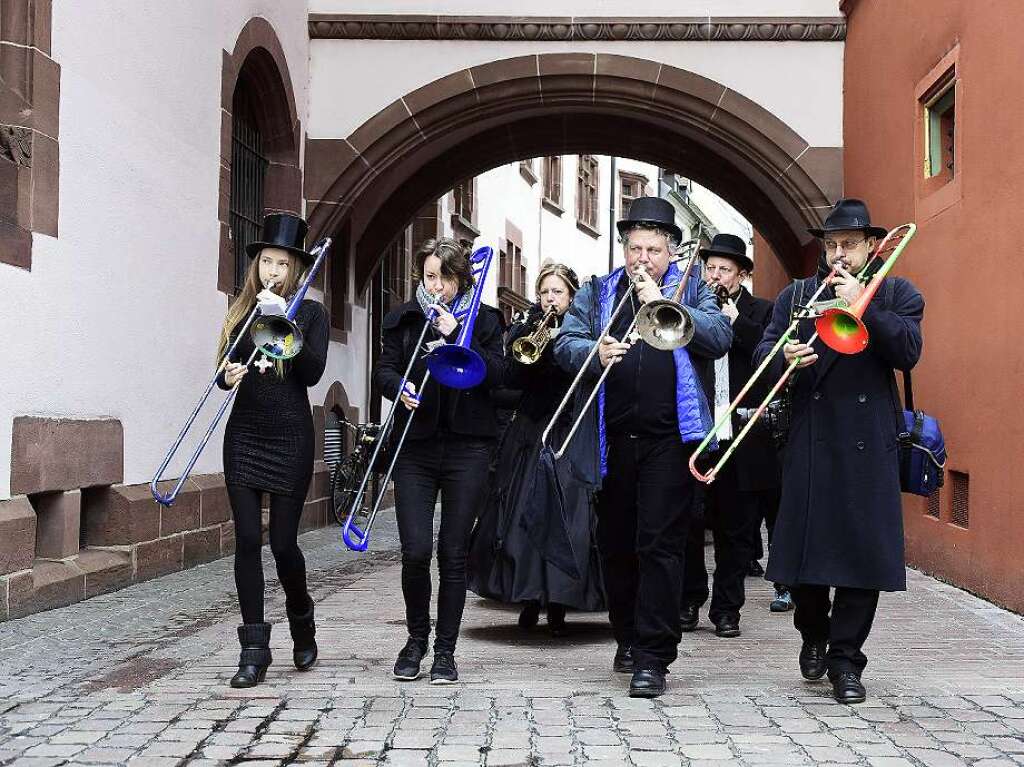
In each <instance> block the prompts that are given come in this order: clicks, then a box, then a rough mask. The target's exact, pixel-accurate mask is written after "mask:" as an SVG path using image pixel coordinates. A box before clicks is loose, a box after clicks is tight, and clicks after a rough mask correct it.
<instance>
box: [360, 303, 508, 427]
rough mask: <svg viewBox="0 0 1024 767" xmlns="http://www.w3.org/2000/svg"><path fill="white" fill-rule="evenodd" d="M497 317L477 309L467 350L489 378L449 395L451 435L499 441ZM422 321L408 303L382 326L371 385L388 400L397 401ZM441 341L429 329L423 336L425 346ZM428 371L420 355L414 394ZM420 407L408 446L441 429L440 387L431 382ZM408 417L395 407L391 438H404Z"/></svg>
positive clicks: (500, 372) (454, 333)
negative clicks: (494, 394) (492, 395)
mask: <svg viewBox="0 0 1024 767" xmlns="http://www.w3.org/2000/svg"><path fill="white" fill-rule="evenodd" d="M499 318H500V314H499V313H498V310H497V309H494V308H492V307H490V306H487V305H486V304H481V305H480V311H479V313H478V314H477V318H476V323H475V324H474V326H473V336H472V338H471V339H470V348H471V349H472V350H473V351H475V352H476V353H477V354H479V355H480V356H481V357H482V358H483V360H484V362H485V363H486V365H487V376H486V377H485V378H484V380H483V381H482V382H481V383H480V384H479V385H478V386H475V387H473V388H472V389H448V390H447V402H448V407H449V411H448V426H449V429H450V430H451V431H452V432H453V433H455V434H461V435H464V436H471V437H484V438H490V439H493V438H495V436H496V435H497V421H496V420H495V417H494V405H493V403H492V402H491V398H490V390H491V389H492V388H494V387H495V386H498V385H499V384H500V383H501V379H502V375H503V357H502V347H501V321H500V319H499ZM424 322H426V318H425V317H424V315H423V310H422V309H420V305H419V303H418V302H417V301H415V300H413V301H407V302H406V303H404V304H402V305H401V306H399V307H398V308H397V309H394V310H393V311H390V312H388V314H387V315H385V317H384V320H383V322H382V323H381V344H382V346H383V349H382V350H381V355H380V359H379V360H378V361H377V365H376V367H375V368H374V371H373V382H374V384H375V385H376V386H378V387H379V388H380V391H381V393H382V394H383V395H384V396H385V397H387V398H388V399H390V400H394V399H395V398H396V397H397V396H398V388H399V384H400V383H401V381H402V373H404V372H405V367H406V365H408V364H409V359H410V357H412V355H413V352H414V349H413V345H414V344H415V343H416V340H417V339H418V338H419V335H420V332H421V331H422V330H423V323H424ZM458 333H459V329H458V328H456V329H455V330H453V331H452V334H451V336H450V337H449V339H447V340H449V341H454V340H455V338H456V337H457V336H458ZM438 338H440V335H439V334H438V333H437V331H435V330H434V329H433V328H431V329H430V330H429V331H427V335H426V341H428V342H429V341H432V340H436V339H438ZM426 371H427V363H426V361H425V359H424V354H422V353H420V354H419V356H418V357H417V359H416V364H415V365H413V368H412V373H411V374H410V379H409V380H411V381H412V382H413V384H415V385H416V387H417V388H418V387H419V385H420V381H422V380H423V375H424V373H426ZM421 394H422V397H421V398H420V406H419V407H418V408H417V409H416V418H415V419H413V422H412V426H411V427H409V436H408V439H410V440H419V439H426V438H428V437H432V436H434V434H436V433H437V428H438V423H439V420H440V419H439V415H440V410H439V402H440V399H441V398H440V385H439V384H438V383H437V381H435V380H434V378H433V377H432V378H431V379H430V380H429V381H428V382H427V386H426V390H425V391H423V392H421ZM408 418H409V411H408V410H406V409H405V407H403V406H401V405H399V407H398V410H397V412H396V415H395V424H394V427H393V428H392V430H391V433H392V435H398V434H401V433H402V429H403V428H404V427H405V422H406V420H408Z"/></svg>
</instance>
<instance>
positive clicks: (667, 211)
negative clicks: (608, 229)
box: [615, 197, 683, 240]
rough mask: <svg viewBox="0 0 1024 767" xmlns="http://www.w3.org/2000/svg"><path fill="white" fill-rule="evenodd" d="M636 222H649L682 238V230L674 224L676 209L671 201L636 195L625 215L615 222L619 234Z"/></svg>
mask: <svg viewBox="0 0 1024 767" xmlns="http://www.w3.org/2000/svg"><path fill="white" fill-rule="evenodd" d="M637 224H651V225H653V226H656V227H658V228H659V229H667V230H668V231H670V232H672V234H674V235H675V237H676V239H677V240H681V239H683V232H682V230H681V229H680V228H679V227H678V226H676V209H675V208H673V207H672V203H670V202H669V201H668V200H663V199H661V198H660V197H637V198H636V199H635V200H633V202H631V203H630V204H629V212H628V213H627V214H626V217H625V218H624V219H622V220H621V221H619V222H618V223H616V224H615V228H616V229H618V230H619V234H620V235H621V234H625V232H626V230H627V229H629V228H631V227H634V226H636V225H637Z"/></svg>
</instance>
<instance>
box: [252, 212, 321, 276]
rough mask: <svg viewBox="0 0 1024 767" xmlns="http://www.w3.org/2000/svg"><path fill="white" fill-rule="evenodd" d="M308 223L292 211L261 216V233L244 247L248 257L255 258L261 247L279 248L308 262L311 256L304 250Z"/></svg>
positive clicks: (305, 262) (311, 258)
mask: <svg viewBox="0 0 1024 767" xmlns="http://www.w3.org/2000/svg"><path fill="white" fill-rule="evenodd" d="M307 231H309V225H308V224H307V223H306V221H305V219H303V218H301V217H300V216H296V215H295V214H294V213H270V214H268V215H266V216H264V218H263V234H262V236H261V237H260V239H259V240H257V241H256V242H250V243H249V244H248V245H247V246H246V247H245V252H246V254H247V255H248V256H249V258H255V257H256V254H257V253H259V252H260V251H261V250H263V248H281V250H287V251H288V252H289V253H294V254H295V255H296V256H298V257H299V258H301V259H302V262H303V263H304V264H307V265H308V264H309V263H310V262H311V261H312V260H313V257H312V256H311V255H310V254H309V253H307V252H306V232H307Z"/></svg>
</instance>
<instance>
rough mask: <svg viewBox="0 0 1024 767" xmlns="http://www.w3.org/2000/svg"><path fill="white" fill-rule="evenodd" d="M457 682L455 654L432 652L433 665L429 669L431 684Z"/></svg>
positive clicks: (442, 651) (457, 673) (457, 672)
mask: <svg viewBox="0 0 1024 767" xmlns="http://www.w3.org/2000/svg"><path fill="white" fill-rule="evenodd" d="M458 681H459V670H458V668H456V666H455V653H453V652H448V651H446V650H441V651H440V652H439V651H437V650H434V665H432V666H431V667H430V683H431V684H455V683H456V682H458Z"/></svg>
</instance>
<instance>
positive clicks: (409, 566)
mask: <svg viewBox="0 0 1024 767" xmlns="http://www.w3.org/2000/svg"><path fill="white" fill-rule="evenodd" d="M413 278H414V280H415V281H416V283H417V285H416V297H415V298H414V299H413V300H411V301H408V302H406V303H404V304H402V305H401V306H399V307H398V308H397V309H395V310H393V311H391V312H389V313H388V314H387V316H385V317H384V320H383V322H382V325H381V327H382V332H381V336H382V338H381V340H382V345H383V349H382V351H381V356H380V360H379V361H378V363H377V366H376V368H375V369H374V374H373V380H374V383H375V385H376V386H377V387H379V389H380V390H381V392H382V393H383V394H384V396H385V397H387V398H389V399H391V400H394V399H395V398H396V397H400V401H401V405H402V407H399V408H398V411H397V412H398V415H397V417H396V418H395V424H394V427H393V428H392V430H391V434H392V436H397V435H400V434H402V433H403V431H404V429H405V426H406V422H407V420H408V419H409V418H411V417H412V416H413V414H414V413H415V418H414V419H413V421H412V423H411V424H410V425H409V427H410V428H409V430H408V434H407V438H406V441H405V443H404V444H403V445H402V447H401V450H400V452H399V453H398V455H397V461H396V464H395V470H394V480H395V482H394V487H395V511H396V515H397V517H398V535H399V539H400V541H401V547H402V594H403V596H404V598H405V613H406V625H407V627H408V630H409V639H408V641H407V642H406V645H405V647H404V648H403V649H402V651H401V652H400V653H399V655H398V659H397V661H396V662H395V667H394V676H395V678H396V679H400V680H406V681H411V680H413V679H417V678H418V677H419V675H420V663H421V662H422V660H423V657H424V655H426V652H427V643H428V640H429V637H430V590H431V582H430V560H431V554H432V551H433V538H434V532H433V519H434V504H435V503H436V501H437V495H438V492H440V494H441V528H440V532H439V534H438V540H437V561H438V569H439V570H440V576H441V578H440V587H439V589H438V595H437V633H436V636H435V639H434V658H433V665H432V666H431V669H430V681H431V682H432V683H434V684H444V683H452V682H455V681H457V680H458V670H457V668H456V665H455V644H456V641H457V639H458V636H459V626H460V624H461V622H462V611H463V608H464V607H465V604H466V551H467V548H468V541H469V533H470V529H471V528H472V526H473V521H474V519H475V518H476V513H477V511H478V509H479V506H480V503H481V501H482V499H483V497H484V494H485V492H486V489H487V488H486V486H487V478H488V465H489V463H490V460H491V454H492V451H493V446H494V440H495V435H496V433H497V422H496V420H495V416H494V406H493V405H492V404H491V399H490V396H489V394H490V390H491V389H492V388H493V387H495V386H497V385H498V384H499V383H500V381H501V377H502V348H501V324H500V320H499V317H500V315H499V314H498V312H497V310H495V309H492V308H491V307H488V306H485V305H483V304H479V307H478V309H479V310H478V312H477V314H476V320H475V322H473V326H472V335H471V336H470V338H469V348H470V349H471V350H472V351H473V352H475V353H476V354H477V355H479V357H480V358H481V359H482V360H483V362H484V365H485V367H486V374H485V375H484V377H483V380H482V382H481V383H479V384H478V385H476V386H473V387H470V388H465V389H461V388H449V387H446V386H442V385H440V384H438V383H437V381H436V378H435V377H432V378H430V379H428V383H427V384H426V386H425V387H424V390H423V391H417V388H416V387H417V384H416V383H413V382H419V381H422V380H423V378H424V374H425V373H426V370H427V365H426V361H425V359H424V355H423V353H422V351H423V350H422V349H419V348H416V344H417V341H418V339H419V337H420V334H421V332H422V331H423V330H424V323H428V322H429V323H430V325H431V327H430V329H429V330H428V333H427V338H428V345H430V342H441V343H447V344H452V342H454V341H455V340H456V339H457V337H458V336H459V334H460V333H459V331H460V329H461V326H460V321H459V319H457V315H458V316H463V315H466V313H467V312H468V311H469V310H470V309H471V307H472V305H473V303H474V295H473V294H474V291H478V290H480V289H482V285H480V284H474V282H475V279H474V276H473V267H472V264H471V262H470V259H469V256H468V254H467V252H466V250H465V248H463V246H462V245H461V244H460V243H458V242H456V241H455V240H452V239H448V238H441V239H437V240H427V241H426V242H424V243H423V244H422V245H421V246H420V247H419V249H418V250H417V251H416V256H415V265H414V270H413ZM471 320H472V313H471V312H470V313H469V315H468V316H467V317H466V319H465V322H467V323H469V322H470V321H471ZM414 356H415V357H416V361H415V363H414V364H413V366H412V370H411V375H410V376H409V377H408V379H407V380H408V383H406V385H405V388H404V391H400V387H401V385H402V380H403V373H404V371H405V369H406V366H407V365H408V362H409V360H410V359H411V358H413V357H414ZM393 447H394V446H393Z"/></svg>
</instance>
